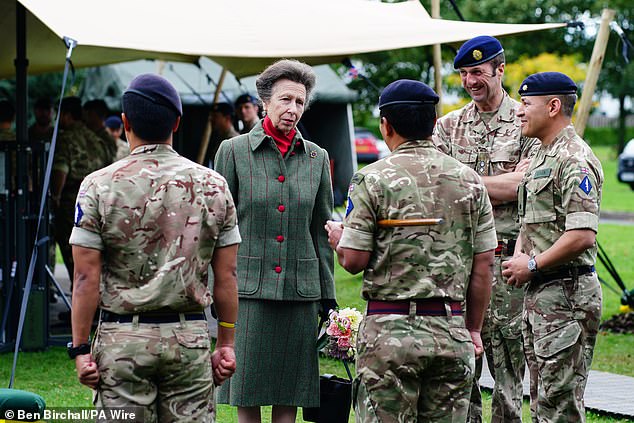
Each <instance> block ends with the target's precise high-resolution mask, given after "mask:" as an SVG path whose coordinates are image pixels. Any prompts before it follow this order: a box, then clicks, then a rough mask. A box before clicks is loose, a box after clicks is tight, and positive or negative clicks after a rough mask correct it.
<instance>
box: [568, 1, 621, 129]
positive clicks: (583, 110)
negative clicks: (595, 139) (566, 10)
mask: <svg viewBox="0 0 634 423" xmlns="http://www.w3.org/2000/svg"><path fill="white" fill-rule="evenodd" d="M614 14H615V12H614V10H612V9H603V12H602V13H601V25H600V26H599V32H598V34H597V39H596V40H595V42H594V48H593V49H592V57H591V58H590V64H589V66H588V74H587V75H586V81H585V83H584V84H583V94H581V101H579V107H578V108H577V118H576V120H575V130H576V131H577V134H579V136H580V137H583V133H584V132H585V131H586V124H587V123H588V116H589V115H590V109H591V107H592V96H593V95H594V90H595V89H596V87H597V80H598V79H599V73H600V72H601V66H602V65H603V59H604V58H605V49H606V47H607V46H608V40H609V39H610V22H612V21H613V20H614Z"/></svg>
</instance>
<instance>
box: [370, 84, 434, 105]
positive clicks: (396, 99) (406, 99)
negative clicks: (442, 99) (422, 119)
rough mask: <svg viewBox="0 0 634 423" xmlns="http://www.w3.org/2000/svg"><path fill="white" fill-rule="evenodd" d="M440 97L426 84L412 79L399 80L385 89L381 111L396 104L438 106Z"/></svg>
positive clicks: (382, 95)
mask: <svg viewBox="0 0 634 423" xmlns="http://www.w3.org/2000/svg"><path fill="white" fill-rule="evenodd" d="M436 103H438V95H437V94H436V93H435V92H434V90H432V89H431V88H430V87H429V86H427V85H426V84H423V83H422V82H420V81H413V80H411V79H399V80H398V81H394V82H392V83H391V84H390V85H388V86H387V87H385V88H384V89H383V92H382V93H381V96H380V97H379V109H380V108H382V107H385V106H391V105H394V104H411V105H420V104H436Z"/></svg>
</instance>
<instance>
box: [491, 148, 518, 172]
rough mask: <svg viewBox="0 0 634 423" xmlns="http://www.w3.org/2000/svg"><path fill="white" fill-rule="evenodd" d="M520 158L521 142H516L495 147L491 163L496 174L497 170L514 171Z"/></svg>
mask: <svg viewBox="0 0 634 423" xmlns="http://www.w3.org/2000/svg"><path fill="white" fill-rule="evenodd" d="M518 160H519V144H518V143H514V144H510V145H504V146H501V147H500V148H494V149H493V151H491V165H492V167H493V170H494V172H495V174H497V172H512V171H513V170H515V165H517V162H518Z"/></svg>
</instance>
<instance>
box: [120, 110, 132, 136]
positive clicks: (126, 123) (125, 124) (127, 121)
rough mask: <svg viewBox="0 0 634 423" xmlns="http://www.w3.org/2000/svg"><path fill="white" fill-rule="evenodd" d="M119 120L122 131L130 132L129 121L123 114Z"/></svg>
mask: <svg viewBox="0 0 634 423" xmlns="http://www.w3.org/2000/svg"><path fill="white" fill-rule="evenodd" d="M121 120H122V121H123V130H124V131H126V132H130V121H129V120H128V117H127V116H126V115H125V113H121Z"/></svg>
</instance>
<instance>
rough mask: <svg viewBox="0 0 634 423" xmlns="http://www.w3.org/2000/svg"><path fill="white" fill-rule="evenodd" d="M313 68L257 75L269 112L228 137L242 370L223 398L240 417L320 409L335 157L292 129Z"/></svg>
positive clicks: (220, 159)
mask: <svg viewBox="0 0 634 423" xmlns="http://www.w3.org/2000/svg"><path fill="white" fill-rule="evenodd" d="M314 85H315V74H314V72H313V70H312V69H311V68H310V66H308V65H306V64H304V63H300V62H297V61H291V60H282V61H279V62H276V63H274V64H273V65H271V66H269V67H268V68H267V69H265V70H264V72H263V73H262V74H260V76H259V77H258V79H257V81H256V86H257V90H258V95H259V96H260V98H261V99H262V102H263V103H264V109H265V111H266V117H265V118H264V119H263V120H261V121H260V122H259V123H258V124H256V125H255V127H254V128H253V129H252V130H251V131H250V132H249V133H248V134H244V135H241V136H239V137H235V138H232V139H229V140H226V141H224V142H223V143H222V144H221V145H220V148H219V150H218V153H217V155H216V160H215V163H216V170H217V171H218V172H219V173H220V174H222V175H223V176H224V177H225V178H226V179H227V183H228V185H229V188H230V189H231V193H232V194H233V197H234V200H235V203H236V207H237V210H238V222H239V225H240V234H241V236H242V240H243V241H242V244H241V245H240V250H239V252H238V293H239V297H240V304H239V312H238V322H237V325H236V342H235V345H236V361H237V369H236V373H235V374H234V376H233V378H232V379H230V380H229V381H228V382H227V383H225V384H224V385H223V386H222V388H221V390H220V392H219V396H218V402H220V403H228V404H231V405H236V406H238V420H239V422H240V423H247V422H260V421H261V417H260V406H262V405H272V406H273V412H272V417H273V418H272V420H273V422H274V423H282V422H294V421H295V415H296V410H297V407H298V406H300V407H316V406H318V405H319V361H318V357H317V351H316V348H315V342H316V338H317V314H318V313H319V312H322V313H323V312H326V313H327V311H328V309H329V308H330V307H331V306H332V307H334V306H335V305H336V303H335V301H334V298H335V289H334V280H333V254H332V251H331V250H330V249H329V248H330V247H329V245H328V238H327V234H326V232H325V231H324V229H323V227H324V224H325V222H326V221H327V220H328V219H330V216H331V213H332V207H333V198H332V186H331V180H330V162H329V159H328V153H327V152H326V151H325V150H324V149H322V148H321V147H319V146H317V145H316V144H314V143H312V142H310V141H308V140H305V139H304V138H303V137H302V135H301V134H300V133H299V131H297V130H296V129H295V127H296V125H297V122H298V121H299V119H300V118H301V116H302V114H303V112H304V108H305V107H306V105H307V104H308V101H309V98H310V93H311V91H312V88H313V87H314Z"/></svg>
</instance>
